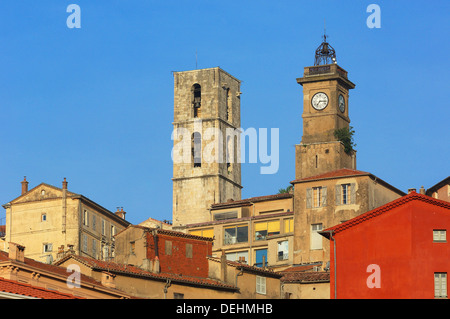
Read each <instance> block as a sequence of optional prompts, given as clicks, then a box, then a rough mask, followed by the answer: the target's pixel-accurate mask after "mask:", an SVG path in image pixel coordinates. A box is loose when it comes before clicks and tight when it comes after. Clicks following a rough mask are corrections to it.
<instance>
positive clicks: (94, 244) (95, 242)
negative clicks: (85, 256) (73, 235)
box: [92, 239, 97, 258]
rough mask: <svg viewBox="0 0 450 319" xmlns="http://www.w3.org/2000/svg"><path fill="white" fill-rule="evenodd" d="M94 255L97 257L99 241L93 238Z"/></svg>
mask: <svg viewBox="0 0 450 319" xmlns="http://www.w3.org/2000/svg"><path fill="white" fill-rule="evenodd" d="M92 256H93V257H94V258H97V241H96V240H95V239H92Z"/></svg>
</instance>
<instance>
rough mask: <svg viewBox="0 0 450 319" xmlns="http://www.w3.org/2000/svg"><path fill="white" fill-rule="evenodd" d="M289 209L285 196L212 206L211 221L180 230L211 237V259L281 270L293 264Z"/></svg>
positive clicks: (290, 203)
mask: <svg viewBox="0 0 450 319" xmlns="http://www.w3.org/2000/svg"><path fill="white" fill-rule="evenodd" d="M293 206H294V199H293V195H292V194H289V193H285V194H277V195H269V196H261V197H254V198H249V199H243V200H240V201H229V202H225V203H220V204H215V205H212V207H211V219H212V220H211V221H209V222H204V223H197V224H189V225H187V226H186V227H184V228H183V229H184V231H186V232H188V233H189V234H195V235H199V236H209V237H214V245H213V252H212V256H213V257H220V256H221V255H222V253H224V254H225V255H226V257H227V259H228V260H230V261H241V262H244V261H245V263H246V264H248V265H251V266H253V265H258V266H263V265H262V263H263V262H264V264H265V266H266V267H270V268H271V269H283V268H284V267H287V266H288V265H291V264H292V262H293V235H294V230H293V225H294V212H293ZM262 256H265V257H264V261H263V260H262Z"/></svg>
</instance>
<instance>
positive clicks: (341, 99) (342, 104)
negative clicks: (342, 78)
mask: <svg viewBox="0 0 450 319" xmlns="http://www.w3.org/2000/svg"><path fill="white" fill-rule="evenodd" d="M339 110H341V112H342V113H344V111H345V99H344V96H343V95H342V94H340V95H339Z"/></svg>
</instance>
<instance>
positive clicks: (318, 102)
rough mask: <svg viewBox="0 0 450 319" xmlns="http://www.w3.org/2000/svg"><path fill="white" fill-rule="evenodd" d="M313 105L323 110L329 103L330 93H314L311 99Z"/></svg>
mask: <svg viewBox="0 0 450 319" xmlns="http://www.w3.org/2000/svg"><path fill="white" fill-rule="evenodd" d="M311 105H312V106H313V108H315V109H316V110H318V111H320V110H323V109H324V108H326V107H327V105H328V95H326V94H325V93H323V92H319V93H316V94H314V96H313V97H312V99H311Z"/></svg>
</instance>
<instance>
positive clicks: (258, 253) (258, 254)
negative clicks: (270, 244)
mask: <svg viewBox="0 0 450 319" xmlns="http://www.w3.org/2000/svg"><path fill="white" fill-rule="evenodd" d="M255 261H256V263H255V264H254V265H253V266H256V267H265V266H267V248H265V249H257V250H255Z"/></svg>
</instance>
